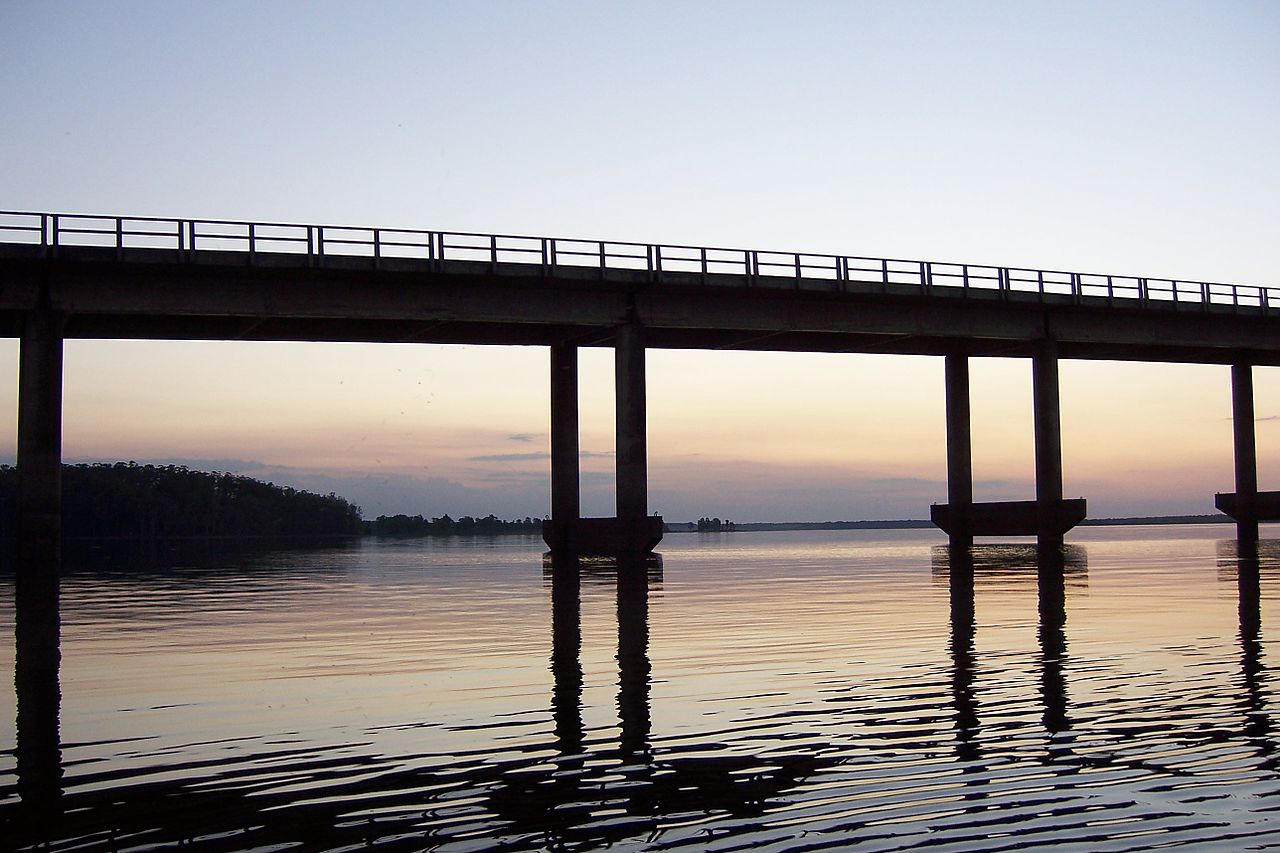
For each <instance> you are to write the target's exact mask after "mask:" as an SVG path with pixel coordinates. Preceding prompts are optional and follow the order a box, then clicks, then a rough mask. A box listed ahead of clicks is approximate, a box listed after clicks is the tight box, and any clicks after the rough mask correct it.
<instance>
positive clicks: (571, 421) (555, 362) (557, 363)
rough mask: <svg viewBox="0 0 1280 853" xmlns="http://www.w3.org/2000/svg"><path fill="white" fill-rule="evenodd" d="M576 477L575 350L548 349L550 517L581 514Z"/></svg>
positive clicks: (567, 520)
mask: <svg viewBox="0 0 1280 853" xmlns="http://www.w3.org/2000/svg"><path fill="white" fill-rule="evenodd" d="M581 511H582V508H581V486H580V484H579V476H578V348H577V347H576V346H574V345H572V344H553V345H552V346H551V518H552V519H554V520H555V521H556V522H558V523H561V524H572V523H573V522H576V521H577V520H578V518H579V516H580V514H581Z"/></svg>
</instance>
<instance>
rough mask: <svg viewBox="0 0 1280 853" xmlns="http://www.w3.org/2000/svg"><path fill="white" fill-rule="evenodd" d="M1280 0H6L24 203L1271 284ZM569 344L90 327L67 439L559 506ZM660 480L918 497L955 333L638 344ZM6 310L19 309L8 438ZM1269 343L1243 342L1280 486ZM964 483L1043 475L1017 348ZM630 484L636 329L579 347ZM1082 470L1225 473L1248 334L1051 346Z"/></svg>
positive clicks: (4, 441) (1127, 486)
mask: <svg viewBox="0 0 1280 853" xmlns="http://www.w3.org/2000/svg"><path fill="white" fill-rule="evenodd" d="M1277 43H1280V6H1277V5H1275V4H1273V3H1266V2H1257V3H1254V2H1213V3H1210V2H1195V3H1186V2H1119V3H1117V2H1106V3H1090V2H1078V3H1050V2H1040V3H1037V2H1012V3H1005V2H972V3H934V2H883V3H881V2H845V3H834V2H832V3H814V2H797V3H788V4H777V3H749V2H734V3H728V2H725V3H711V2H707V3H698V2H683V3H643V4H641V3H627V4H622V3H616V4H604V3H585V2H584V3H557V2H547V3H528V2H520V3H516V2H509V3H508V2H465V3H443V2H381V3H378V2H372V3H359V4H356V3H335V2H306V3H304V2H254V3H249V2H235V0H230V2H223V3H218V4H207V3H195V2H172V1H170V2H163V3H159V2H120V3H113V4H104V3H96V2H58V3H45V2H26V0H3V2H0V81H3V85H0V114H2V115H4V116H5V122H4V126H3V132H0V209H8V210H33V211H50V212H69V213H93V214H112V215H120V214H127V215H154V216H172V217H195V218H230V219H239V220H255V221H280V222H303V223H324V224H352V225H370V226H372V225H378V226H386V227H406V228H423V229H451V230H476V231H485V232H501V233H515V234H533V235H552V236H573V237H584V238H597V239H599V238H603V239H617V240H630V241H644V242H666V243H685V244H698V245H711V246H716V245H727V246H735V247H744V246H745V247H752V248H760V249H780V250H801V251H814V252H832V253H837V252H843V253H848V254H858V255H869V256H889V257H906V258H922V259H930V260H957V261H967V262H972V263H995V264H1006V265H1022V266H1028V267H1038V268H1052V269H1072V270H1079V271H1085V272H1110V273H1116V274H1134V275H1146V276H1152V277H1160V276H1177V277H1183V278H1191V279H1209V280H1215V281H1227V282H1237V283H1241V284H1268V285H1275V284H1277V281H1276V270H1277V269H1280V241H1278V240H1277V239H1276V236H1275V235H1276V234H1277V231H1278V229H1277V226H1278V225H1280V163H1278V162H1277V158H1276V157H1275V151H1276V150H1280V95H1277V92H1280V85H1277V84H1280V52H1277V51H1276V50H1275V45H1276V44H1277ZM548 361H549V356H548V353H547V351H546V350H545V349H541V348H518V347H506V348H503V347H456V346H435V345H423V344H414V345H360V344H307V343H227V342H158V341H110V342H94V341H68V342H67V345H66V373H65V380H64V381H65V389H66V400H65V413H64V429H65V456H66V458H67V459H68V460H70V461H96V460H103V461H114V460H130V459H132V460H137V461H140V462H142V461H154V462H177V463H180V464H187V465H190V466H192V467H197V468H214V469H218V470H233V471H237V472H241V473H247V474H251V475H253V476H258V477H261V478H263V479H269V480H272V481H274V482H278V483H281V484H287V485H293V486H297V487H302V488H308V489H312V490H316V491H322V492H329V491H335V492H337V493H338V494H341V495H343V496H345V497H348V498H349V499H351V500H352V501H354V502H355V503H357V504H359V505H360V506H361V507H362V508H363V509H364V512H365V514H366V516H375V515H378V514H383V513H396V512H404V513H409V514H423V515H428V516H435V515H442V514H445V513H449V514H451V515H454V516H458V515H463V514H472V515H483V514H487V513H490V512H492V513H495V514H497V515H499V516H503V517H523V516H526V515H531V516H535V517H537V516H541V515H544V514H545V513H546V512H547V511H548V507H549V462H548V457H547V451H548V438H549V436H548V431H549V428H548V420H549V414H548V399H547V397H548ZM648 371H649V469H650V508H651V510H652V511H655V512H660V513H661V514H663V515H664V516H665V517H667V518H668V519H670V520H687V519H695V518H697V517H699V516H702V515H707V516H719V517H722V518H724V517H728V518H733V519H736V520H740V521H783V520H796V519H810V520H827V519H862V518H923V517H927V513H928V504H929V503H931V502H941V501H944V500H945V498H946V483H945V479H946V472H945V455H944V442H945V432H944V421H943V389H942V364H941V361H940V360H939V359H930V358H923V357H906V356H870V355H830V354H798V353H724V352H688V351H660V350H651V351H650V352H649V357H648ZM16 373H17V345H16V343H15V342H13V341H0V410H5V411H8V413H9V414H8V415H7V416H5V423H6V424H7V427H6V428H4V429H2V430H0V461H4V460H9V461H12V458H13V447H14V442H15V437H14V436H15V431H16V427H15V421H16ZM1278 374H1280V371H1277V370H1276V369H1272V368H1257V369H1256V370H1255V383H1256V394H1257V398H1256V408H1257V416H1258V445H1259V446H1258V453H1259V478H1260V485H1261V487H1262V488H1274V487H1280V375H1278ZM972 382H973V434H974V474H975V496H976V497H977V498H978V499H979V500H1000V499H1025V498H1030V497H1031V496H1032V495H1033V493H1034V485H1033V458H1032V449H1031V448H1032V438H1031V375H1030V365H1029V364H1028V363H1027V362H1025V361H1020V360H1009V359H977V360H974V362H973V365H972ZM581 385H582V389H581V396H582V411H583V414H582V437H581V446H582V448H583V451H584V456H583V459H582V469H583V489H584V511H585V512H586V513H587V514H592V515H607V514H611V513H612V510H613V506H612V484H613V475H612V466H613V458H612V452H613V420H612V419H613V413H612V399H613V397H612V354H611V353H610V352H609V351H603V350H587V351H584V352H583V354H582V383H581ZM1061 387H1062V419H1063V454H1064V474H1065V481H1066V482H1065V485H1066V492H1067V494H1068V496H1084V497H1087V498H1088V499H1089V501H1090V514H1091V515H1094V516H1117V515H1140V514H1168V513H1191V512H1196V513H1199V512H1211V511H1212V495H1213V493H1214V492H1215V491H1227V490H1230V489H1231V488H1232V459H1231V420H1230V418H1231V409H1230V384H1229V373H1228V370H1227V368H1225V367H1218V366H1204V365H1167V364H1164V365H1161V364H1132V363H1129V364H1124V363H1114V362H1094V363H1085V362H1074V361H1064V362H1063V363H1062V365H1061Z"/></svg>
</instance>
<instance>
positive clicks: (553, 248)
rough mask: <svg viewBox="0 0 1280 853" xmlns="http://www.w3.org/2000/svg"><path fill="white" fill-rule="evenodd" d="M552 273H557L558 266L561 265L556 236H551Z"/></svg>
mask: <svg viewBox="0 0 1280 853" xmlns="http://www.w3.org/2000/svg"><path fill="white" fill-rule="evenodd" d="M550 242H551V274H552V275H555V272H556V267H557V266H558V265H559V258H558V257H557V252H556V238H555V237H552V238H551V241H550Z"/></svg>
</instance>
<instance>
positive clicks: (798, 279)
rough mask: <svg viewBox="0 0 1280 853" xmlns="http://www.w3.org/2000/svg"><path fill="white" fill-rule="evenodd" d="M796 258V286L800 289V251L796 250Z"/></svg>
mask: <svg viewBox="0 0 1280 853" xmlns="http://www.w3.org/2000/svg"><path fill="white" fill-rule="evenodd" d="M794 259H795V262H796V288H797V289H799V287H800V279H801V275H800V253H799V252H796V254H795V256H794Z"/></svg>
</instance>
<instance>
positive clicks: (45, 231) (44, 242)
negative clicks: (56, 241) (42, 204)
mask: <svg viewBox="0 0 1280 853" xmlns="http://www.w3.org/2000/svg"><path fill="white" fill-rule="evenodd" d="M40 245H41V246H48V245H49V214H47V213H42V214H40Z"/></svg>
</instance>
